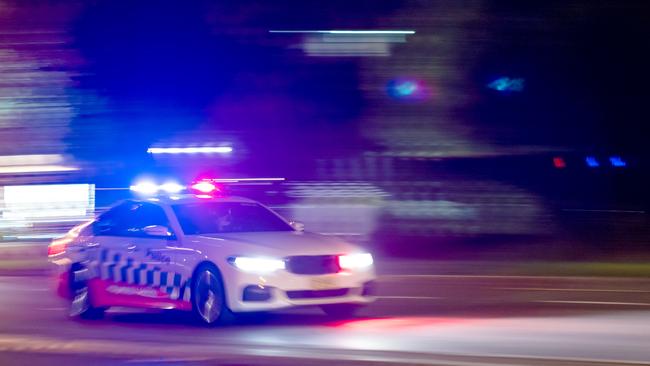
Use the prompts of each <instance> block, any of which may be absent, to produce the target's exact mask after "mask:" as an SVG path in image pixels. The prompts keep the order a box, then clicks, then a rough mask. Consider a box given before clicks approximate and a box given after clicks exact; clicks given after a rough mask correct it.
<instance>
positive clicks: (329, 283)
mask: <svg viewBox="0 0 650 366" xmlns="http://www.w3.org/2000/svg"><path fill="white" fill-rule="evenodd" d="M337 287H338V284H337V281H336V278H332V277H316V278H312V279H311V289H312V290H328V289H333V288H337Z"/></svg>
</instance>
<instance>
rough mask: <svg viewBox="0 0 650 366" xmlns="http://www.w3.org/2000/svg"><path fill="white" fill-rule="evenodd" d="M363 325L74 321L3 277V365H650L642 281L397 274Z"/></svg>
mask: <svg viewBox="0 0 650 366" xmlns="http://www.w3.org/2000/svg"><path fill="white" fill-rule="evenodd" d="M380 283H381V285H380V297H379V299H378V301H377V302H376V303H375V304H373V305H371V306H370V307H368V308H367V309H365V310H364V311H363V313H362V314H361V316H360V317H359V318H356V319H352V320H346V321H333V320H330V319H328V318H327V317H325V316H324V315H322V314H321V313H320V312H319V311H318V310H317V309H298V310H295V311H291V312H285V313H278V314H267V315H260V316H247V317H243V318H240V319H238V320H237V321H236V322H235V323H233V324H230V325H227V326H222V327H217V328H205V327H202V326H200V325H197V324H194V323H192V321H191V320H190V319H189V318H188V316H186V315H185V314H183V313H175V312H142V311H139V312H133V311H129V310H128V309H113V310H111V311H110V312H109V314H108V315H107V317H106V318H105V319H102V320H97V321H78V320H71V319H68V318H66V316H65V309H64V304H63V303H61V301H59V300H58V299H57V298H56V297H55V296H54V295H53V293H52V292H51V288H50V283H49V280H48V279H47V278H45V277H0V365H30V366H35V365H49V364H61V365H64V364H65V365H86V364H93V365H131V364H136V365H208V364H216V365H248V364H252V365H257V364H260V365H261V364H279V365H280V364H281V365H304V364H313V365H320V364H323V365H325V364H327V365H333V364H334V365H340V364H376V363H381V364H432V365H486V364H490V365H508V364H512V365H543V364H563V365H565V364H575V365H584V364H648V363H650V281H649V280H645V279H637V280H621V279H598V278H596V279H587V278H557V277H548V278H538V277H536V278H530V277H499V276H496V277H495V276H436V275H421V276H418V275H409V276H402V275H393V276H384V277H382V278H381V282H380Z"/></svg>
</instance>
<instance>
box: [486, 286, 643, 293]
mask: <svg viewBox="0 0 650 366" xmlns="http://www.w3.org/2000/svg"><path fill="white" fill-rule="evenodd" d="M492 288H493V289H495V290H513V291H575V292H629V293H642V294H647V293H650V291H646V290H619V289H598V288H547V287H492Z"/></svg>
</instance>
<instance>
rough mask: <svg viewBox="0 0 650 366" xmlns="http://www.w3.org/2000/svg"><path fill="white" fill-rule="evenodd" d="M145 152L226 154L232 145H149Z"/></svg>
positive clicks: (230, 150)
mask: <svg viewBox="0 0 650 366" xmlns="http://www.w3.org/2000/svg"><path fill="white" fill-rule="evenodd" d="M147 152H148V153H150V154H210V153H220V154H227V153H230V152H232V147H229V146H219V147H207V146H204V147H151V148H149V149H148V150H147Z"/></svg>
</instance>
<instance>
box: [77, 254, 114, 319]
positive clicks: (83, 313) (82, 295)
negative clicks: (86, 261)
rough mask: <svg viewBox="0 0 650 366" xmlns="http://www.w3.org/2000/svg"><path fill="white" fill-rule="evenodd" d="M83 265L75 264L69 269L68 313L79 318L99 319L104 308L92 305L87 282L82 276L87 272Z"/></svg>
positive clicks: (102, 315)
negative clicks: (69, 296)
mask: <svg viewBox="0 0 650 366" xmlns="http://www.w3.org/2000/svg"><path fill="white" fill-rule="evenodd" d="M86 271H87V269H86V268H85V267H81V266H79V265H75V266H73V267H72V269H71V270H70V293H71V294H72V297H71V299H70V304H69V306H68V315H69V316H70V317H73V318H81V319H101V318H103V317H104V314H105V312H106V308H103V307H102V308H98V307H94V306H93V305H92V301H91V296H92V294H91V292H90V289H89V288H88V282H87V281H86V280H85V279H80V278H83V276H84V275H85V274H86V273H87V272H86Z"/></svg>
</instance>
